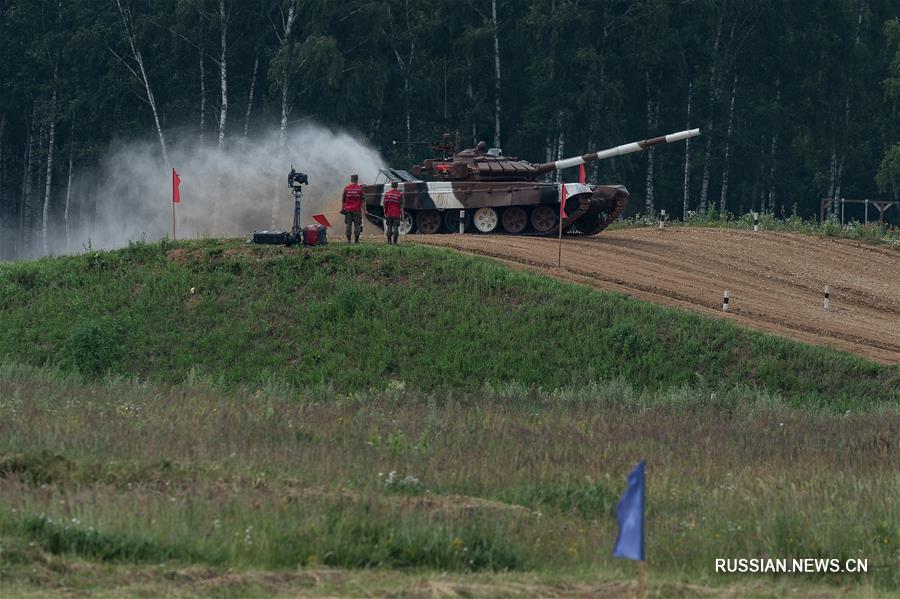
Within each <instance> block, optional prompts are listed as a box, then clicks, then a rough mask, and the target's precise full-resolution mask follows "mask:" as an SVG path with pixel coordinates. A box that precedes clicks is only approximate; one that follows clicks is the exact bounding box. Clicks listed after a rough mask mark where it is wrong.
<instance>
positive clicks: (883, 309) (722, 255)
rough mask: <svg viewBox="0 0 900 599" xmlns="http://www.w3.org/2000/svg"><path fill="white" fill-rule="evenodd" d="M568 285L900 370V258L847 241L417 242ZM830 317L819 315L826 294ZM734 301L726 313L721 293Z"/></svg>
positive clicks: (495, 238) (624, 237) (453, 238)
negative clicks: (559, 251)
mask: <svg viewBox="0 0 900 599" xmlns="http://www.w3.org/2000/svg"><path fill="white" fill-rule="evenodd" d="M409 239H410V240H412V241H415V242H418V243H426V244H431V245H442V246H448V247H452V248H456V249H459V250H462V251H466V252H472V253H475V254H481V255H485V256H491V257H493V258H496V259H499V260H501V261H504V262H507V263H510V264H512V265H515V266H519V267H524V268H529V269H531V270H535V271H538V272H541V273H543V274H547V275H550V276H553V277H556V278H558V279H562V280H565V281H572V282H576V283H581V284H586V285H591V286H593V287H596V288H599V289H607V290H612V291H619V292H624V293H627V294H629V295H632V296H634V297H636V298H640V299H642V300H647V301H651V302H656V303H660V304H665V305H669V306H674V307H677V308H683V309H688V310H693V311H695V312H701V313H703V314H708V315H713V316H718V317H722V318H729V319H732V320H735V321H737V322H739V323H741V324H744V325H748V326H750V327H753V328H756V329H761V330H764V331H768V332H772V333H776V334H778V335H782V336H785V337H790V338H792V339H796V340H798V341H804V342H807V343H815V344H818V345H824V346H827V347H832V348H835V349H839V350H843V351H848V352H852V353H855V354H857V355H860V356H863V357H865V358H868V359H870V360H875V361H877V362H882V363H887V364H898V363H900V252H897V251H896V250H891V249H889V248H884V247H879V246H875V245H869V244H864V243H859V242H855V241H850V240H840V239H831V238H826V237H816V236H811V235H799V234H787V233H768V232H758V233H754V232H753V231H741V230H729V229H699V228H668V229H664V230H662V231H660V230H658V229H629V230H622V231H612V232H605V233H602V234H600V235H598V236H596V237H587V238H566V239H563V251H562V268H557V266H556V263H557V241H556V239H551V238H542V237H514V236H507V235H464V236H460V235H415V236H411V237H409ZM826 285H827V286H829V288H830V292H831V301H830V304H831V305H830V309H829V310H827V311H826V310H824V309H823V292H824V289H825V286H826ZM725 289H727V290H728V291H729V294H730V296H731V300H730V305H731V311H730V312H729V313H727V314H726V313H723V312H722V292H723V291H724V290H725Z"/></svg>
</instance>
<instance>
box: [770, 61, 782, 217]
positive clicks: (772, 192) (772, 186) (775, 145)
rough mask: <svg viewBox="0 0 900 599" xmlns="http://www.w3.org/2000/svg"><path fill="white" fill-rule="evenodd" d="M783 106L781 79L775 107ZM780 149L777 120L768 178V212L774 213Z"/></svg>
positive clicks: (776, 92)
mask: <svg viewBox="0 0 900 599" xmlns="http://www.w3.org/2000/svg"><path fill="white" fill-rule="evenodd" d="M780 104H781V79H780V78H779V79H776V80H775V107H776V109H777V108H778V106H779V105H780ZM777 149H778V121H777V119H776V122H775V131H774V132H773V133H772V143H771V146H770V149H769V176H768V178H767V181H768V184H769V189H768V198H767V204H768V210H771V211H772V212H774V211H775V165H776V164H777V160H776V157H775V153H776V151H777Z"/></svg>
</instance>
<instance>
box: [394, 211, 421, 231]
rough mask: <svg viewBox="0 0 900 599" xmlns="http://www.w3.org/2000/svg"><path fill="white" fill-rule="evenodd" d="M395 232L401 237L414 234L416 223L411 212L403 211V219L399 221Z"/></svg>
mask: <svg viewBox="0 0 900 599" xmlns="http://www.w3.org/2000/svg"><path fill="white" fill-rule="evenodd" d="M397 231H398V232H399V233H400V234H401V235H409V234H410V233H415V232H416V221H415V220H414V219H413V215H412V212H410V211H409V210H404V211H403V218H401V219H400V226H399V227H397Z"/></svg>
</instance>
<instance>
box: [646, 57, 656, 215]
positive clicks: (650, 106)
mask: <svg viewBox="0 0 900 599" xmlns="http://www.w3.org/2000/svg"><path fill="white" fill-rule="evenodd" d="M646 76H647V131H648V132H649V134H650V135H656V134H655V133H653V132H654V131H656V128H657V126H658V125H659V97H658V96H657V98H656V99H655V100H654V98H653V89H652V88H651V85H650V71H649V70H648V71H647V73H646ZM655 153H656V152H655V151H654V148H652V147H651V148H649V149H648V150H647V182H646V192H645V194H644V214H646V215H648V216H649V215H651V214H653V212H654V211H655V209H656V206H655V197H654V187H653V167H654V164H653V161H654V158H655V156H654V155H655Z"/></svg>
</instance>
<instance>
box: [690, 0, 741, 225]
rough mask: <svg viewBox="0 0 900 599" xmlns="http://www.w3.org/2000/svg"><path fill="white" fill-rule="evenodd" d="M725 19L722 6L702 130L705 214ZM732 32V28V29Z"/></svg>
mask: <svg viewBox="0 0 900 599" xmlns="http://www.w3.org/2000/svg"><path fill="white" fill-rule="evenodd" d="M724 21H725V7H724V5H723V7H722V14H721V15H720V16H719V25H718V26H717V27H716V40H715V42H714V43H713V61H712V67H711V69H710V74H709V87H710V96H711V97H710V113H709V118H707V120H706V128H705V129H704V130H703V134H704V135H705V136H706V150H705V152H704V153H703V179H702V183H701V185H700V205H699V208H698V210H699V212H700V214H706V209H707V200H708V198H709V159H710V156H711V155H712V132H713V123H714V121H713V111H714V110H715V107H716V102H717V100H718V98H719V96H720V95H721V91H720V89H719V62H720V58H719V42H720V41H721V39H722V24H723V23H724ZM732 33H733V30H732Z"/></svg>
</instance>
